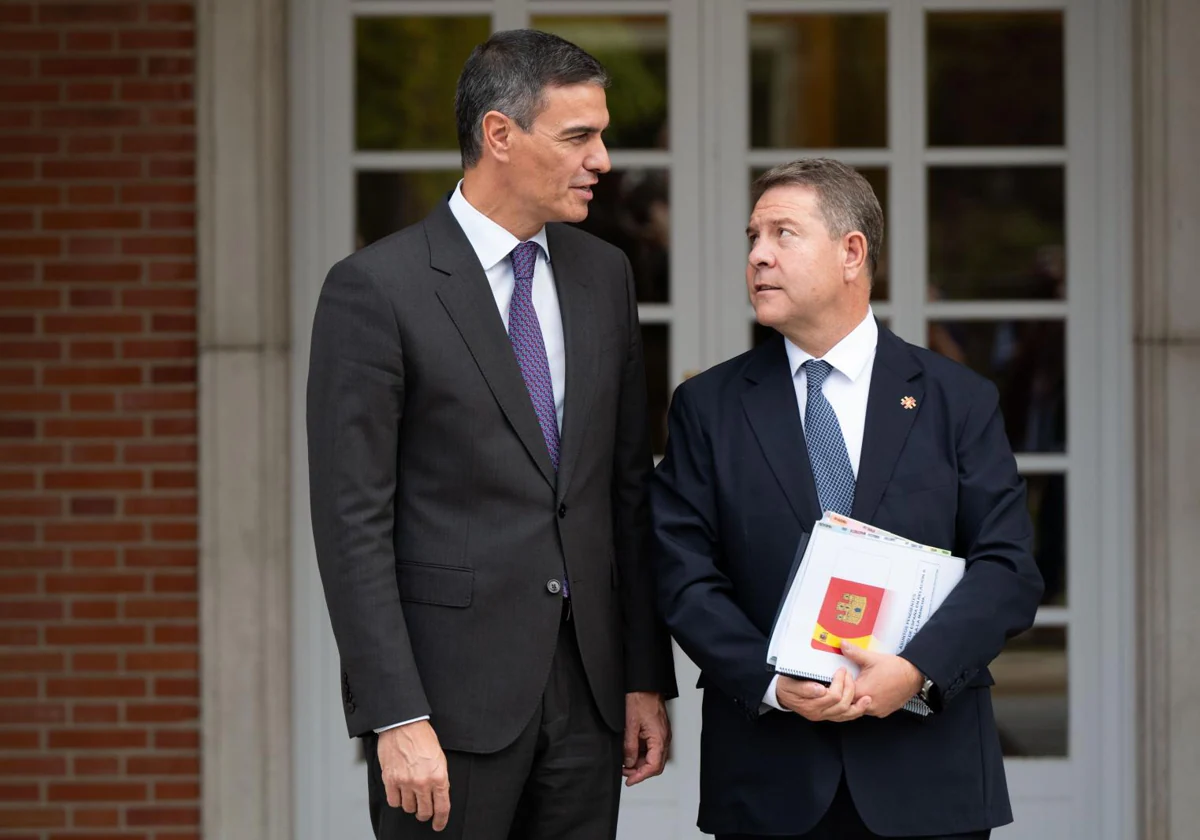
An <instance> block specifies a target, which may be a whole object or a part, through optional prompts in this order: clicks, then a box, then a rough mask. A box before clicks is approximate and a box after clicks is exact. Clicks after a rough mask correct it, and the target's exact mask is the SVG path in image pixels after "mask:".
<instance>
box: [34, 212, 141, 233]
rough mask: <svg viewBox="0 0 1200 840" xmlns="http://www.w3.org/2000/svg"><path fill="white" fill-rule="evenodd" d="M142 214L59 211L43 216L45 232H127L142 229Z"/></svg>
mask: <svg viewBox="0 0 1200 840" xmlns="http://www.w3.org/2000/svg"><path fill="white" fill-rule="evenodd" d="M141 224H142V215H141V213H136V212H131V211H116V210H110V211H105V212H85V211H61V210H60V211H57V212H50V213H43V214H42V227H43V228H44V229H45V230H80V229H88V230H105V229H109V230H127V229H130V228H137V227H141Z"/></svg>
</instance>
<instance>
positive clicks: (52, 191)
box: [0, 184, 178, 205]
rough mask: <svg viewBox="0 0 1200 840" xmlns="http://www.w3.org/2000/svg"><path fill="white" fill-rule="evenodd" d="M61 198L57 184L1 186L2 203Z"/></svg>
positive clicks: (41, 202) (50, 201)
mask: <svg viewBox="0 0 1200 840" xmlns="http://www.w3.org/2000/svg"><path fill="white" fill-rule="evenodd" d="M176 189H178V188H176ZM59 198H60V191H59V188H58V187H57V186H43V185H41V184H39V185H37V186H32V187H4V186H0V204H6V205H14V204H16V205H24V204H32V205H45V204H58V201H59Z"/></svg>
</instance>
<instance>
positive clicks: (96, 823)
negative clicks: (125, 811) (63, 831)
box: [50, 808, 161, 840]
mask: <svg viewBox="0 0 1200 840" xmlns="http://www.w3.org/2000/svg"><path fill="white" fill-rule="evenodd" d="M120 821H121V812H120V810H119V809H117V808H75V809H74V810H73V812H72V814H71V825H72V826H74V827H76V828H112V827H113V826H116V825H119V824H120ZM79 837H80V835H78V834H74V833H72V834H70V835H66V836H65V837H51V838H50V840H67V838H69V839H70V840H79ZM89 837H90V838H91V840H112V837H113V835H112V834H109V833H108V832H103V833H101V834H94V835H87V834H84V835H83V840H89ZM116 837H118V838H121V837H125V838H127V840H145V838H144V836H143V835H141V834H137V835H133V836H131V835H128V834H118V835H116ZM157 840H161V838H157Z"/></svg>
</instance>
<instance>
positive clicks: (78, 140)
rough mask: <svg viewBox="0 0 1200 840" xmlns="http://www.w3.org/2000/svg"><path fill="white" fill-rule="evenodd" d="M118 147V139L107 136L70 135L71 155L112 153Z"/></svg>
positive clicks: (68, 141)
mask: <svg viewBox="0 0 1200 840" xmlns="http://www.w3.org/2000/svg"><path fill="white" fill-rule="evenodd" d="M116 148H117V143H116V140H115V139H114V138H112V137H107V136H92V135H87V136H83V137H68V138H67V154H69V155H111V154H112V153H113V152H114V151H115V150H116Z"/></svg>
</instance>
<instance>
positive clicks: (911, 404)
mask: <svg viewBox="0 0 1200 840" xmlns="http://www.w3.org/2000/svg"><path fill="white" fill-rule="evenodd" d="M900 405H902V406H904V407H905V408H906V409H909V410H910V411H911V410H912V409H914V408H916V407H917V400H916V398H915V397H901V398H900Z"/></svg>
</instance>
